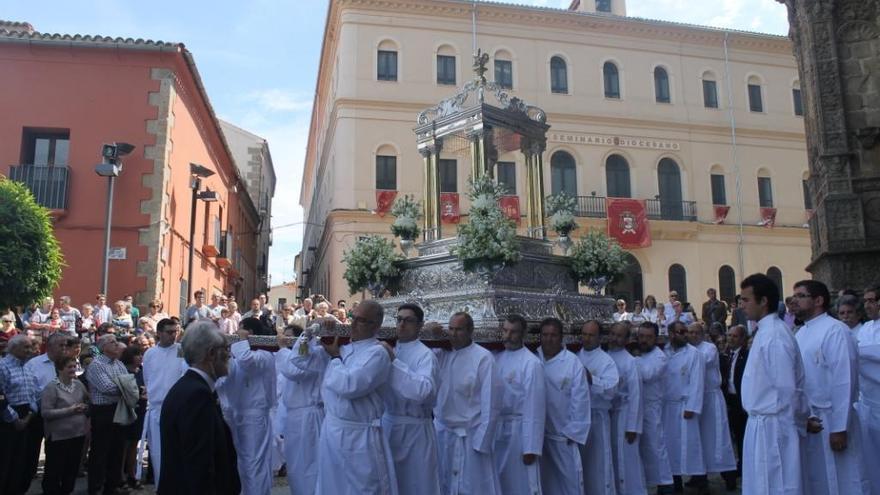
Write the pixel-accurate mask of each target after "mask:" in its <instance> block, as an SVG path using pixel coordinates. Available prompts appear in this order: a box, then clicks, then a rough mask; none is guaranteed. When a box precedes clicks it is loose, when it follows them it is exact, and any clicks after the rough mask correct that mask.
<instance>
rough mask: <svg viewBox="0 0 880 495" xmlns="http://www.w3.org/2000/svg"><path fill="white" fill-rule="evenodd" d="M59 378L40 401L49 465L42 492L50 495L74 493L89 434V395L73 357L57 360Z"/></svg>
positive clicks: (46, 468)
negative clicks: (87, 434)
mask: <svg viewBox="0 0 880 495" xmlns="http://www.w3.org/2000/svg"><path fill="white" fill-rule="evenodd" d="M55 371H56V372H57V373H58V377H57V378H55V379H54V380H53V381H52V382H50V383H49V384H48V385H47V386H46V388H45V389H43V395H42V397H41V399H40V410H41V411H42V416H43V422H44V431H45V436H46V464H45V473H44V474H43V479H44V481H43V489H44V490H46V493H48V494H56V493H57V494H68V493H71V492H73V487H74V484H75V483H76V475H77V471H78V470H79V464H80V455H81V453H82V449H83V443H84V442H85V438H86V433H87V431H88V418H87V417H86V411H88V408H89V406H88V401H89V395H88V393H87V392H86V387H85V385H83V384H82V382H80V381H79V380H77V379H76V372H77V363H76V359H74V358H73V356H63V357H61V358H60V359H58V360H56V361H55Z"/></svg>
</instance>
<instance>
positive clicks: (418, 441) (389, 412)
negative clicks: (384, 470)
mask: <svg viewBox="0 0 880 495" xmlns="http://www.w3.org/2000/svg"><path fill="white" fill-rule="evenodd" d="M394 354H395V357H394V361H392V362H391V377H390V378H389V380H388V383H387V384H386V385H385V386H384V387H383V388H382V389H381V391H382V396H383V398H384V399H385V415H384V416H383V417H382V430H383V432H384V434H385V438H387V439H388V445H389V446H390V448H391V455H392V456H393V458H394V471H395V474H396V475H397V487H398V493H400V494H401V495H404V494H407V493H418V494H424V495H439V493H440V479H439V477H438V474H437V434H436V432H435V431H434V422H433V418H432V409H433V408H434V404H435V402H436V400H437V386H438V384H437V373H438V364H437V356H435V355H434V352H433V351H431V349H428V347H427V346H425V344H422V343H421V342H419V341H418V340H414V341H412V342H400V341H398V342H397V346H396V347H395V348H394Z"/></svg>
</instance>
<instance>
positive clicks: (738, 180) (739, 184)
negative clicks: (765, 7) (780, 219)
mask: <svg viewBox="0 0 880 495" xmlns="http://www.w3.org/2000/svg"><path fill="white" fill-rule="evenodd" d="M729 36H730V33H729V32H725V33H724V78H725V80H726V84H727V115H728V117H729V118H730V144H731V155H732V160H733V175H734V179H735V180H736V213H737V219H736V220H737V224H738V225H739V236H738V240H737V245H736V250H737V255H738V258H739V270H738V271H737V273H738V274H739V280H742V279H744V278H745V277H746V275H745V256H744V254H743V250H744V244H745V239H744V228H743V210H742V176H741V175H740V170H739V160H738V159H737V154H736V116H735V115H734V112H733V86H732V85H731V81H730V54H729V52H728V38H729Z"/></svg>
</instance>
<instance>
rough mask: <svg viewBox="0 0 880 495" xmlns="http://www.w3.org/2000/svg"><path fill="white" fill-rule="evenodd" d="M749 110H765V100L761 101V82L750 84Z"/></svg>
mask: <svg viewBox="0 0 880 495" xmlns="http://www.w3.org/2000/svg"><path fill="white" fill-rule="evenodd" d="M749 110H751V111H752V112H763V111H764V102H763V101H761V86H760V85H759V84H749Z"/></svg>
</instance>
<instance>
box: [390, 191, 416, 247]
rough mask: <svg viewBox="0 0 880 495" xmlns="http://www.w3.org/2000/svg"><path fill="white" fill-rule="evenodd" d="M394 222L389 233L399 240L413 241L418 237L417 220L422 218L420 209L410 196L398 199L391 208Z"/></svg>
mask: <svg viewBox="0 0 880 495" xmlns="http://www.w3.org/2000/svg"><path fill="white" fill-rule="evenodd" d="M391 214H392V215H394V217H395V218H394V222H393V223H392V224H391V233H392V234H394V235H395V237H400V238H401V239H406V240H413V239H415V238H417V237H418V236H419V233H420V232H421V230H420V229H419V218H421V216H422V208H421V205H419V203H417V202H416V200H415V198H414V197H413V196H412V195H409V194H407V195H405V196H403V197H401V198H398V199H397V201H395V202H394V205H393V206H392V207H391Z"/></svg>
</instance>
